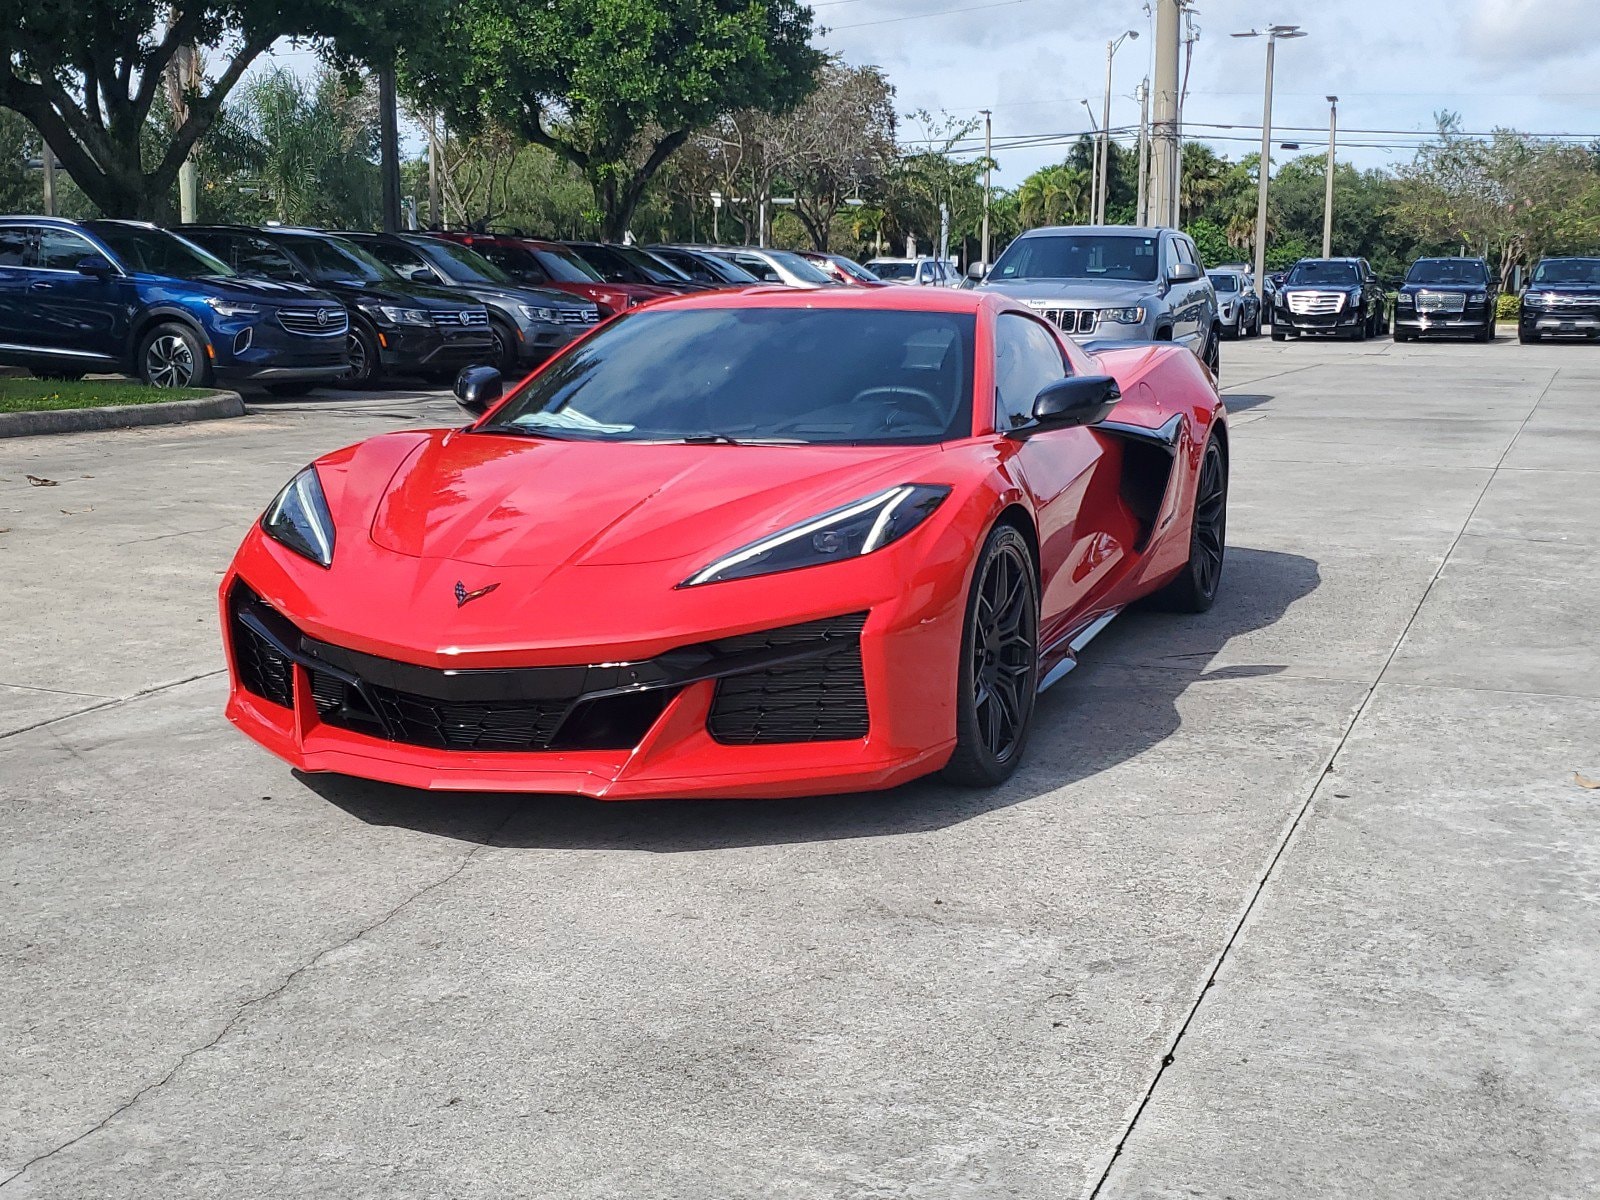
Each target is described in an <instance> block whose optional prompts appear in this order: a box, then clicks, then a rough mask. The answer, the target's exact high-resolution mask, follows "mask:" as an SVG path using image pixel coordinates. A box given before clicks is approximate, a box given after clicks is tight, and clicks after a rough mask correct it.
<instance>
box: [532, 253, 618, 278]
mask: <svg viewBox="0 0 1600 1200" xmlns="http://www.w3.org/2000/svg"><path fill="white" fill-rule="evenodd" d="M531 253H532V254H533V256H534V258H536V259H538V260H539V265H540V266H542V267H543V268H544V269H545V270H546V271H548V272H549V273H550V278H551V279H557V280H560V281H561V282H562V283H604V282H605V281H606V277H605V276H604V275H602V274H600V272H599V271H596V270H595V269H594V268H593V267H591V266H590V265H589V264H588V263H586V262H584V261H583V259H581V258H579V257H578V256H577V255H576V254H574V253H573V252H572V251H570V250H568V249H566V248H564V247H562V248H557V247H555V246H540V247H539V248H538V249H537V250H533V251H531Z"/></svg>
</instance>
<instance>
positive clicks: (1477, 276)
mask: <svg viewBox="0 0 1600 1200" xmlns="http://www.w3.org/2000/svg"><path fill="white" fill-rule="evenodd" d="M1499 306H1500V285H1499V284H1498V283H1497V282H1496V281H1495V277H1494V276H1493V274H1491V273H1490V271H1489V264H1488V263H1487V262H1485V261H1484V260H1483V259H1481V258H1419V259H1417V261H1416V262H1414V263H1412V264H1411V269H1410V270H1409V271H1407V272H1406V278H1405V282H1404V283H1402V284H1401V285H1400V291H1399V294H1398V295H1396V296H1395V300H1394V340H1395V341H1397V342H1409V341H1410V340H1411V339H1412V338H1420V337H1426V336H1427V335H1428V334H1430V333H1470V334H1471V335H1472V336H1473V337H1474V338H1476V339H1477V340H1478V341H1480V342H1492V341H1494V318H1495V311H1496V310H1497V309H1498V308H1499Z"/></svg>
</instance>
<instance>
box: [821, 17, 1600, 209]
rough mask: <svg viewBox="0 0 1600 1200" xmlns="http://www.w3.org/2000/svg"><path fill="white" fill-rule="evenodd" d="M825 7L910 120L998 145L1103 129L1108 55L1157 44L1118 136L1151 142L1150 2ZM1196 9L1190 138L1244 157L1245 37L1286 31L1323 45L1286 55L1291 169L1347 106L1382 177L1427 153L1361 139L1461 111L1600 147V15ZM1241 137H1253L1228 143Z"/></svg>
mask: <svg viewBox="0 0 1600 1200" xmlns="http://www.w3.org/2000/svg"><path fill="white" fill-rule="evenodd" d="M812 4H813V8H814V11H815V13H816V20H817V23H818V24H819V25H822V26H826V27H827V28H828V32H827V33H826V34H825V35H824V37H823V38H822V39H821V43H820V44H821V45H823V46H824V47H826V48H827V49H828V50H830V51H834V52H837V53H839V54H842V55H843V57H844V58H845V60H846V61H848V62H851V63H855V64H864V63H872V64H876V65H877V66H879V67H881V68H883V70H884V71H885V72H886V73H887V75H888V76H889V79H890V81H891V82H892V83H893V84H894V85H895V88H896V92H897V97H896V98H897V101H898V107H899V109H900V111H901V112H909V111H911V110H913V109H917V108H927V109H930V110H934V111H936V112H937V111H938V110H944V111H947V112H949V113H950V114H951V115H952V116H955V117H959V118H974V117H976V116H977V114H978V110H980V109H983V108H990V109H992V110H993V114H994V137H995V141H996V143H997V144H998V145H1005V143H1006V142H1007V141H1008V140H1010V139H1015V138H1020V137H1024V136H1027V135H1035V134H1076V133H1078V132H1081V131H1084V130H1086V129H1087V128H1088V127H1089V125H1088V123H1089V120H1090V117H1089V115H1088V114H1087V113H1086V112H1085V110H1084V107H1083V104H1082V103H1081V102H1082V101H1083V100H1084V99H1088V100H1089V101H1090V102H1091V104H1092V105H1093V107H1094V118H1093V119H1094V120H1095V121H1098V120H1099V119H1100V109H1101V104H1102V102H1103V95H1104V89H1105V52H1106V42H1107V41H1108V40H1109V39H1111V38H1114V37H1116V36H1117V35H1118V34H1120V33H1122V32H1124V31H1125V30H1129V29H1132V30H1136V31H1137V32H1138V34H1139V37H1138V39H1137V40H1129V41H1127V42H1124V43H1123V45H1122V47H1121V48H1120V49H1119V50H1118V51H1117V54H1116V59H1115V76H1114V85H1113V99H1112V119H1111V123H1112V126H1113V127H1116V126H1119V125H1120V126H1130V127H1135V128H1136V127H1137V123H1138V119H1139V105H1138V103H1137V101H1136V100H1134V99H1133V95H1134V91H1135V89H1136V88H1137V86H1138V84H1139V81H1140V79H1142V78H1143V77H1145V76H1146V75H1147V74H1153V62H1152V53H1153V50H1154V45H1153V43H1154V40H1155V37H1154V27H1153V23H1152V18H1150V17H1149V16H1147V14H1146V12H1145V5H1144V3H1143V2H1142V0H1004V2H1001V0H812ZM1194 7H1195V9H1196V10H1197V13H1196V16H1195V23H1196V24H1197V25H1198V26H1199V28H1200V37H1199V40H1198V41H1197V42H1196V44H1195V46H1194V56H1193V67H1192V70H1191V73H1190V77H1189V98H1188V102H1187V105H1186V107H1185V110H1184V119H1185V124H1186V130H1185V133H1186V136H1187V137H1190V138H1199V139H1200V140H1209V141H1211V142H1212V144H1213V145H1214V146H1215V148H1216V149H1217V150H1219V151H1221V152H1223V153H1226V154H1228V155H1229V156H1230V157H1238V156H1239V155H1241V154H1244V153H1249V152H1251V151H1252V150H1258V149H1259V146H1260V137H1261V134H1260V127H1261V98H1262V83H1263V73H1264V66H1265V62H1264V55H1265V47H1264V43H1263V41H1262V40H1261V39H1259V38H1257V39H1234V38H1232V37H1230V36H1229V35H1230V34H1231V33H1234V32H1236V31H1242V30H1247V29H1250V28H1253V27H1264V26H1265V25H1266V24H1269V23H1277V24H1298V25H1300V26H1301V27H1302V28H1303V29H1304V30H1305V31H1306V33H1307V36H1306V37H1304V38H1300V39H1296V40H1293V41H1287V42H1280V43H1279V44H1278V50H1277V71H1276V76H1277V78H1276V87H1275V89H1274V91H1275V99H1274V104H1273V128H1274V130H1275V137H1274V147H1275V149H1274V152H1273V157H1274V159H1275V160H1277V161H1282V160H1283V159H1286V158H1292V157H1294V156H1295V153H1297V152H1296V151H1283V150H1279V149H1276V146H1277V145H1278V143H1281V142H1284V141H1298V142H1299V143H1300V146H1301V149H1300V150H1299V151H1298V153H1310V154H1321V153H1322V152H1323V149H1324V146H1325V143H1326V138H1327V127H1328V102H1327V100H1326V97H1327V96H1328V95H1329V94H1330V93H1332V94H1336V95H1338V96H1339V126H1340V130H1341V133H1340V137H1339V159H1340V161H1349V162H1353V163H1355V164H1356V165H1357V166H1360V167H1364V168H1365V167H1384V166H1393V165H1395V164H1398V163H1403V162H1409V161H1410V159H1411V157H1412V152H1411V150H1410V149H1408V148H1407V147H1409V146H1411V145H1413V144H1414V143H1415V142H1417V141H1418V140H1420V139H1419V138H1418V137H1416V136H1405V135H1404V133H1383V134H1361V133H1357V132H1353V131H1356V130H1395V131H1414V132H1415V133H1419V134H1420V133H1426V132H1429V131H1431V130H1432V129H1433V128H1434V127H1435V121H1434V116H1433V114H1434V113H1435V112H1436V111H1438V110H1440V109H1449V110H1452V111H1455V112H1458V113H1460V115H1461V118H1462V124H1463V128H1465V129H1466V130H1468V131H1471V132H1476V131H1487V130H1490V129H1493V128H1494V127H1496V126H1501V125H1503V126H1511V127H1514V128H1517V129H1521V130H1524V131H1527V132H1532V133H1576V134H1587V135H1591V136H1592V137H1594V138H1597V139H1600V0H1266V2H1263V0H1196V3H1195V4H1194ZM1201 122H1204V123H1206V125H1205V126H1204V127H1202V126H1201V125H1200V124H1199V123H1201ZM1226 125H1234V126H1241V125H1242V126H1245V128H1243V129H1224V128H1219V126H1226ZM1292 126H1300V127H1305V131H1304V132H1294V131H1290V130H1288V129H1287V127H1292ZM1313 130H1314V131H1317V132H1313ZM900 135H901V138H902V140H903V141H910V140H912V139H916V138H920V137H923V136H925V134H924V133H923V131H921V130H919V129H918V127H917V126H916V124H915V123H914V122H903V123H902V127H901V130H900ZM978 136H979V137H980V138H981V136H982V133H981V129H980V131H979V134H978ZM1228 139H1238V140H1228ZM1379 143H1386V144H1387V145H1384V146H1380V145H1378V144H1379ZM1063 155H1064V149H1063V147H1062V146H1060V145H1055V146H1049V145H1046V146H1033V147H1018V148H1014V149H1007V150H999V151H997V152H996V154H995V158H996V160H997V161H998V162H999V164H1000V171H999V172H998V173H997V174H996V177H995V182H996V184H997V185H1003V186H1006V187H1016V186H1017V185H1018V184H1019V183H1021V181H1022V180H1023V179H1024V178H1025V177H1026V176H1027V174H1028V173H1029V172H1030V171H1033V170H1035V169H1037V168H1039V167H1042V166H1046V165H1048V164H1050V163H1053V162H1059V161H1060V160H1061V158H1062V157H1063Z"/></svg>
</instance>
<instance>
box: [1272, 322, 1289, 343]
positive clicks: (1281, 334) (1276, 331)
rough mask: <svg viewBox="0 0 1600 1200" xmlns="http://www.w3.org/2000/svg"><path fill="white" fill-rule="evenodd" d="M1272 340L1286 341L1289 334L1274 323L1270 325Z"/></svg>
mask: <svg viewBox="0 0 1600 1200" xmlns="http://www.w3.org/2000/svg"><path fill="white" fill-rule="evenodd" d="M1272 340H1273V341H1275V342H1286V341H1288V340H1289V334H1288V332H1287V331H1286V330H1284V329H1282V328H1281V327H1279V326H1277V325H1274V326H1273V327H1272Z"/></svg>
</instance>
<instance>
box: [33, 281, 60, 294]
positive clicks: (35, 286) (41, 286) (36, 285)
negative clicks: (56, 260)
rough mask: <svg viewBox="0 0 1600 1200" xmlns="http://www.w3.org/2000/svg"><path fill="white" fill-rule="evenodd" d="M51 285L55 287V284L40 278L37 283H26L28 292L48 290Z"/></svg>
mask: <svg viewBox="0 0 1600 1200" xmlns="http://www.w3.org/2000/svg"><path fill="white" fill-rule="evenodd" d="M53 287H55V284H53V283H46V282H45V281H43V280H40V281H39V282H38V283H30V284H29V285H28V290H29V291H30V292H48V291H49V290H50V289H51V288H53Z"/></svg>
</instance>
